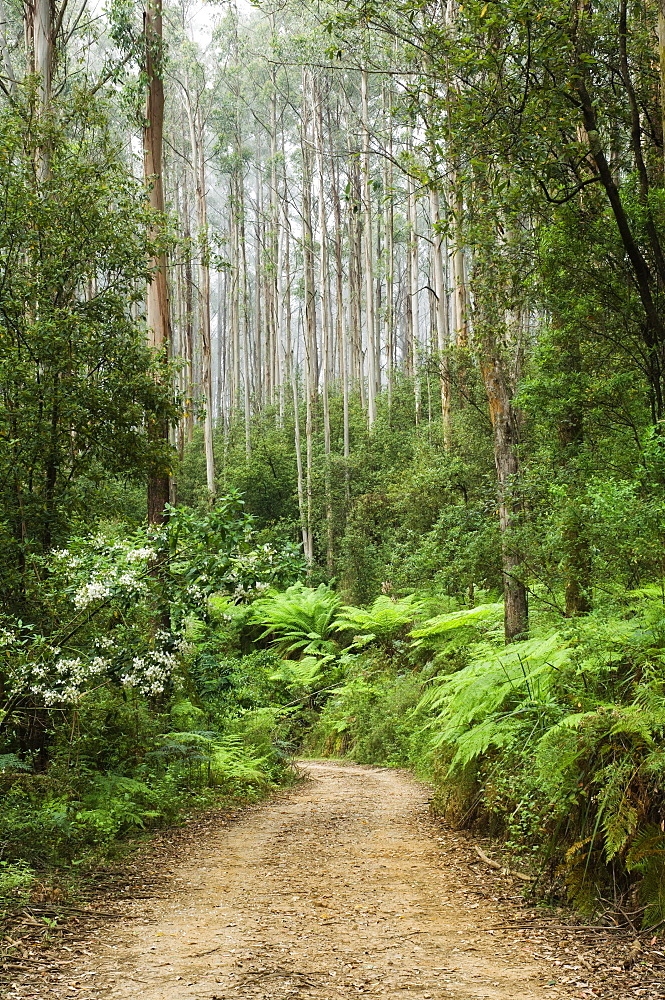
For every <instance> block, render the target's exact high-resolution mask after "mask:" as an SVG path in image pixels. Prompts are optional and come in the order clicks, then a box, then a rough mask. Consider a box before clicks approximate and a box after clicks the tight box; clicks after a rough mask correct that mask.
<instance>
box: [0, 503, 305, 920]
mask: <svg viewBox="0 0 665 1000" xmlns="http://www.w3.org/2000/svg"><path fill="white" fill-rule="evenodd" d="M40 569H41V579H40V580H39V586H38V587H36V593H35V594H34V595H31V597H32V599H31V601H30V604H29V605H28V595H26V607H29V610H30V612H31V617H32V621H30V622H28V621H26V620H24V619H23V618H21V617H19V616H18V615H16V614H14V615H9V614H6V615H5V616H4V618H3V619H2V621H1V622H0V626H1V628H2V642H3V662H2V691H1V695H2V698H1V701H0V909H2V908H3V907H7V906H10V907H11V906H12V905H16V904H17V903H20V902H21V901H22V900H23V899H25V898H26V897H27V896H29V894H30V892H31V891H32V890H33V889H34V888H35V887H38V886H43V884H45V883H50V882H53V881H54V880H55V881H56V882H57V883H59V888H58V892H59V893H62V892H63V891H67V892H75V891H76V886H77V884H79V883H80V882H81V879H85V876H86V873H88V872H89V871H90V870H91V869H94V868H95V866H96V865H98V864H99V863H101V862H103V861H104V860H105V859H107V858H108V857H110V856H112V855H114V854H117V853H118V851H121V852H122V851H123V850H124V845H125V844H126V843H127V841H128V840H131V839H132V838H136V837H137V836H139V837H140V836H144V835H145V834H146V832H147V831H149V830H150V829H151V828H154V827H156V826H159V825H162V824H165V823H169V822H173V821H177V820H178V818H179V817H180V816H181V815H182V814H183V813H185V812H188V811H191V810H192V809H196V808H199V807H202V806H207V805H209V804H211V803H213V802H219V801H220V800H223V801H228V800H232V801H248V800H255V799H257V798H259V797H261V796H263V795H265V794H267V793H268V792H269V791H270V790H271V789H272V788H274V787H276V786H277V785H280V784H284V783H288V782H289V781H291V780H292V779H293V770H292V767H291V765H290V761H289V755H288V754H289V749H290V748H289V747H287V746H286V745H285V744H284V743H283V741H281V740H280V739H279V736H278V735H277V734H276V729H277V726H276V718H277V714H278V707H277V705H278V703H279V698H278V696H277V695H276V692H275V690H274V685H272V684H271V682H269V681H268V676H269V674H270V671H271V670H273V669H274V667H275V661H276V657H274V656H272V655H271V654H269V653H259V654H258V655H255V656H253V657H252V656H249V657H245V658H244V659H240V658H238V657H239V656H240V653H241V648H240V642H241V638H240V636H241V630H242V624H243V621H244V619H245V617H246V613H247V608H248V603H247V602H248V601H250V600H251V599H252V598H255V597H256V596H257V595H258V594H261V593H262V592H264V591H265V589H266V588H267V587H268V586H269V585H270V584H275V583H280V582H286V581H288V579H289V577H291V578H292V577H293V576H294V575H297V574H298V572H299V570H300V561H299V558H298V556H297V554H296V553H295V552H294V551H293V550H292V549H290V548H288V547H286V548H285V547H282V548H281V549H279V550H278V549H276V548H275V547H273V546H272V545H270V544H268V543H264V542H262V540H261V539H260V538H259V537H258V536H257V535H256V534H255V532H254V531H253V528H252V523H251V519H249V518H248V517H247V516H246V515H245V514H244V513H243V510H242V504H241V503H240V501H239V500H238V498H237V497H229V498H227V499H226V500H223V501H220V502H219V503H218V504H217V505H216V507H215V508H214V509H213V510H208V511H205V512H198V513H197V512H194V511H187V510H185V509H180V510H179V511H177V512H176V511H175V510H173V511H172V512H171V516H170V519H169V523H168V525H167V526H166V527H165V528H164V529H159V530H157V529H153V530H150V531H146V530H145V529H142V530H139V531H137V532H134V533H128V532H127V530H126V529H123V528H122V527H121V526H119V525H111V524H109V525H107V527H106V530H104V531H101V530H98V531H97V532H96V533H95V535H94V536H83V537H79V538H76V537H73V538H71V539H70V542H69V544H68V547H67V548H66V549H60V550H56V551H55V552H53V553H51V554H49V556H48V557H45V558H44V559H42V560H41V564H40ZM262 678H263V679H262ZM276 703H277V704H276Z"/></svg>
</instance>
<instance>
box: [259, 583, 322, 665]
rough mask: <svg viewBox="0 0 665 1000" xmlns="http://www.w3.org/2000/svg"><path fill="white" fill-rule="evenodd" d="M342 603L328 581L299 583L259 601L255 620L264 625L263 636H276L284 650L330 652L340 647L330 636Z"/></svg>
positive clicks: (281, 650) (284, 651) (307, 653)
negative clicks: (319, 583)
mask: <svg viewBox="0 0 665 1000" xmlns="http://www.w3.org/2000/svg"><path fill="white" fill-rule="evenodd" d="M339 605H340V600H339V598H338V596H337V594H335V593H334V592H333V591H332V590H331V589H330V588H329V587H326V586H325V585H324V584H321V586H319V587H317V588H316V590H314V589H312V588H311V587H304V586H303V585H302V584H301V583H297V584H294V585H293V586H292V587H288V588H287V589H286V590H285V591H284V592H283V593H277V592H275V593H271V594H270V595H268V596H267V597H264V598H261V599H260V600H258V601H255V602H254V604H253V605H252V611H251V621H254V622H255V623H256V624H258V625H262V626H264V629H263V632H262V633H261V638H262V639H265V638H268V637H270V638H272V639H273V641H274V642H275V644H276V646H277V648H278V649H279V651H280V652H282V653H284V654H287V655H288V654H293V653H296V654H298V655H300V656H302V655H326V654H331V653H334V652H336V650H337V646H336V644H335V643H334V642H333V641H332V639H331V637H330V636H331V631H332V625H333V622H334V619H335V616H336V614H337V611H338V609H339Z"/></svg>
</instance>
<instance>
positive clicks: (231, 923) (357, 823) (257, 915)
mask: <svg viewBox="0 0 665 1000" xmlns="http://www.w3.org/2000/svg"><path fill="white" fill-rule="evenodd" d="M303 767H304V768H305V769H306V771H307V772H308V774H309V780H308V781H305V782H304V783H302V784H301V785H299V786H297V787H295V788H294V789H292V790H290V791H289V792H287V793H285V794H281V795H279V796H277V797H276V798H274V799H272V800H271V801H269V802H267V803H265V804H263V805H262V806H260V807H258V808H256V809H251V810H250V811H249V812H248V813H247V814H245V815H244V816H243V818H242V819H241V820H240V821H239V822H238V823H236V824H235V825H233V826H232V827H230V828H228V829H226V830H215V831H213V832H212V833H211V835H210V836H209V837H206V842H205V843H203V842H201V843H198V844H195V845H193V847H192V850H191V853H190V854H189V856H187V857H185V858H182V859H181V860H179V861H178V862H177V863H176V866H175V874H176V876H177V878H176V883H177V891H176V892H174V894H173V895H172V896H167V898H166V899H156V900H154V901H153V900H150V899H148V900H147V901H146V900H141V901H138V900H137V901H135V902H133V903H129V904H127V916H128V917H131V918H132V919H130V920H127V921H126V922H123V923H121V924H116V925H114V926H113V927H111V928H109V930H108V933H106V932H105V933H104V939H103V941H100V940H99V939H98V940H97V941H96V943H95V944H94V945H92V946H88V947H89V948H91V950H89V951H88V954H87V955H81V956H80V964H78V963H77V974H75V975H74V976H73V977H72V978H71V979H69V983H70V984H71V985H70V987H69V989H63V992H62V996H63V997H64V996H68V997H72V996H74V995H76V996H79V997H85V998H87V1000H102V998H103V1000H111V998H113V1000H119V998H128V1000H129V998H132V1000H136V998H137V997H140V998H141V1000H269V998H270V1000H286V998H295V997H297V998H300V1000H304V998H309V997H315V998H320V1000H333V998H351V997H354V998H355V997H367V998H375V997H377V998H378V997H382V998H394V1000H398V998H399V1000H408V998H412V1000H472V998H482V1000H536V998H538V1000H543V998H547V997H554V998H557V1000H558V998H561V997H563V996H566V997H568V998H570V997H571V996H573V995H574V994H573V993H571V992H570V990H568V991H566V992H565V993H562V992H561V991H560V989H559V988H558V987H557V986H556V985H555V984H554V983H553V982H552V980H551V978H550V977H551V973H552V969H551V967H550V968H549V969H547V968H545V967H544V966H543V965H541V964H539V962H538V961H537V960H536V959H534V958H533V957H531V956H530V955H529V953H528V950H527V945H526V942H522V941H515V940H511V935H510V934H506V932H505V931H503V930H501V929H493V925H495V926H496V925H497V924H500V923H501V920H502V918H504V917H505V915H506V913H507V910H505V909H503V907H502V905H501V902H500V901H499V900H492V899H491V898H489V899H487V898H483V871H482V864H481V865H478V866H473V865H472V864H470V863H469V855H468V843H467V844H466V852H467V853H466V855H465V854H464V853H463V852H462V853H460V851H459V850H457V851H455V850H454V849H452V848H453V846H454V845H453V843H452V842H453V841H454V840H455V834H454V833H450V832H446V830H445V829H443V828H440V827H439V825H438V824H434V823H433V822H432V820H431V819H430V818H429V816H428V807H427V796H428V790H427V788H426V787H424V786H423V785H420V784H418V783H417V782H416V781H414V780H413V779H412V778H410V777H409V776H408V775H407V774H405V773H404V772H401V771H394V770H388V769H380V768H371V767H361V766H357V765H353V764H351V765H347V764H343V763H335V762H328V761H325V762H323V761H307V762H306V763H305V764H303ZM449 841H450V849H447V843H448V842H449ZM486 891H487V892H489V891H491V890H486ZM513 912H514V909H513ZM63 985H64V984H63ZM48 996H49V997H51V996H53V994H52V993H51V992H49V993H48Z"/></svg>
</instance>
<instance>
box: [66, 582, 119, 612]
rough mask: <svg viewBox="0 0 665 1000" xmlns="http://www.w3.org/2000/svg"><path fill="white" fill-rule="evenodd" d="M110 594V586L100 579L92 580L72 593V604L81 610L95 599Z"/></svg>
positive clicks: (103, 597) (102, 598)
mask: <svg viewBox="0 0 665 1000" xmlns="http://www.w3.org/2000/svg"><path fill="white" fill-rule="evenodd" d="M110 596H111V588H110V587H109V586H108V585H107V584H105V583H102V581H101V580H92V581H91V582H90V583H84V584H83V586H82V587H79V589H78V590H77V591H76V593H75V594H74V604H75V606H76V607H77V608H79V609H80V610H82V609H83V608H87V607H88V605H89V604H93V603H94V602H95V601H103V600H104V599H105V598H107V597H110Z"/></svg>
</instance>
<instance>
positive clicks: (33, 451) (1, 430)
mask: <svg viewBox="0 0 665 1000" xmlns="http://www.w3.org/2000/svg"><path fill="white" fill-rule="evenodd" d="M67 102H68V103H67V109H66V114H64V115H62V116H61V117H58V115H57V114H56V113H55V110H56V109H55V108H54V109H53V111H54V113H53V114H52V115H49V116H48V119H45V118H43V117H42V116H39V115H37V114H35V113H34V110H33V109H31V108H30V107H29V106H25V107H23V106H21V105H20V104H14V103H12V104H11V105H6V106H5V107H4V108H3V109H2V112H1V113H0V148H1V154H0V160H1V166H2V170H1V179H0V187H1V188H2V198H3V206H4V210H3V215H2V221H1V223H0V276H1V279H2V280H1V281H0V311H1V313H2V335H1V336H0V484H1V485H0V541H1V543H2V549H3V559H2V561H0V597H1V598H2V600H3V603H4V606H5V607H6V608H19V607H20V606H25V600H24V598H25V596H26V590H27V592H28V596H29V595H30V591H31V584H32V578H31V574H28V579H27V580H26V579H25V576H26V566H27V568H28V569H30V565H31V560H32V559H33V558H34V556H35V555H40V554H41V553H43V552H44V551H45V550H46V549H48V548H49V547H50V546H51V545H53V544H57V543H60V542H62V540H63V538H64V537H66V534H67V533H68V532H69V531H70V530H71V528H72V526H73V524H74V523H75V521H76V519H78V518H85V517H86V516H88V515H89V513H90V510H91V509H93V510H95V512H96V513H97V515H98V516H99V515H100V514H103V513H104V512H105V511H106V512H108V513H111V512H112V508H111V506H110V504H109V500H110V499H111V497H110V495H109V491H108V481H109V479H111V478H113V477H118V478H119V479H120V480H121V481H124V482H125V483H127V482H130V481H131V480H137V479H139V478H143V477H145V476H146V475H147V474H148V473H149V472H150V471H152V470H159V469H164V468H165V467H167V465H168V464H169V462H170V454H169V449H168V448H167V447H165V445H164V443H163V442H160V441H158V440H156V439H155V438H154V436H151V435H149V434H147V433H146V425H147V424H148V423H150V422H152V421H162V422H164V421H166V422H167V423H168V422H172V421H173V420H175V419H176V417H177V410H176V407H175V405H174V401H173V399H172V398H171V396H172V394H171V391H170V389H169V388H168V382H165V381H164V380H163V379H161V378H158V377H157V374H156V372H157V368H156V360H157V359H156V358H155V356H154V353H153V352H151V351H150V350H149V348H148V347H147V345H146V341H145V332H144V330H143V328H142V325H141V323H140V322H139V321H138V320H137V319H136V318H135V315H136V311H137V307H138V306H139V303H140V300H141V296H142V294H143V293H142V291H141V288H142V287H144V285H145V281H146V279H147V277H148V271H149V260H150V257H151V255H152V254H153V253H154V252H155V250H156V249H157V248H158V247H159V246H163V245H164V240H165V234H164V233H161V232H160V233H159V234H155V239H154V240H153V239H151V238H150V237H149V236H148V233H149V232H150V231H151V227H150V226H149V225H148V217H147V206H146V205H145V200H144V198H143V194H142V190H141V187H140V185H138V184H137V183H136V182H135V181H134V180H133V178H132V177H131V174H130V173H129V172H128V171H127V169H126V167H125V166H124V164H123V162H122V158H121V153H120V150H119V149H118V148H117V147H116V146H115V145H114V143H113V141H112V139H111V136H110V130H109V127H108V122H107V120H106V117H105V114H104V109H103V108H102V106H101V105H99V104H97V103H95V101H93V100H92V99H91V98H89V97H87V96H85V95H83V94H81V93H77V92H76V91H72V92H68V97H67ZM38 148H48V149H49V150H50V169H49V172H48V177H47V178H45V179H43V180H42V179H40V176H39V172H38V171H36V170H35V154H36V150H37V149H38ZM153 231H154V230H153ZM93 281H94V283H95V294H94V295H92V294H90V295H88V294H86V289H89V288H90V287H91V282H93ZM27 345H29V347H28V346H27ZM74 441H75V442H76V444H75V446H74ZM113 512H114V511H113Z"/></svg>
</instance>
